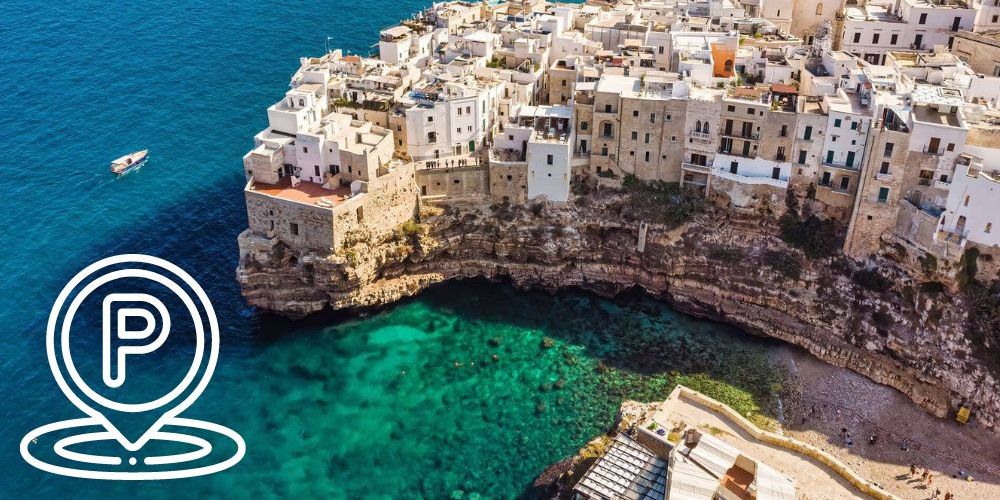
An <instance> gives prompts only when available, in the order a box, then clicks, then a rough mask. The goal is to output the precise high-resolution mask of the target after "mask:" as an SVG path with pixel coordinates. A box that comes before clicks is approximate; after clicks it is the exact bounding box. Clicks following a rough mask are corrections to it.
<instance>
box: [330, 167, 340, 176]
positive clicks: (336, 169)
mask: <svg viewBox="0 0 1000 500" xmlns="http://www.w3.org/2000/svg"><path fill="white" fill-rule="evenodd" d="M330 173H331V174H333V175H337V174H339V173H340V165H330Z"/></svg>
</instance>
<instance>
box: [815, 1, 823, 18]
mask: <svg viewBox="0 0 1000 500" xmlns="http://www.w3.org/2000/svg"><path fill="white" fill-rule="evenodd" d="M816 15H817V16H822V15H823V3H822V2H821V3H818V4H816Z"/></svg>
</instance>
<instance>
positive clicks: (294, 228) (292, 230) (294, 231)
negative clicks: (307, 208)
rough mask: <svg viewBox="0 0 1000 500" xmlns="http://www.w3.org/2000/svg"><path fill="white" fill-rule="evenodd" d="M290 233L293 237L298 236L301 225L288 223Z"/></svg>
mask: <svg viewBox="0 0 1000 500" xmlns="http://www.w3.org/2000/svg"><path fill="white" fill-rule="evenodd" d="M288 231H289V232H290V233H292V236H298V235H299V225H298V224H296V223H294V222H290V223H288Z"/></svg>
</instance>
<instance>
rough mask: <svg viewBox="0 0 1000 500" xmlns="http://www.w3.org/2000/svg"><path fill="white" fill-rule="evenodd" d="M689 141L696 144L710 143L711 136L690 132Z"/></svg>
mask: <svg viewBox="0 0 1000 500" xmlns="http://www.w3.org/2000/svg"><path fill="white" fill-rule="evenodd" d="M691 139H692V140H694V141H697V142H706V143H707V142H712V136H711V134H708V133H705V132H691Z"/></svg>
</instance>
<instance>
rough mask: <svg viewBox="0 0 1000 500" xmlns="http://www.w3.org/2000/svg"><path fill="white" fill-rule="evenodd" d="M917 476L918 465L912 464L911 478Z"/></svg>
mask: <svg viewBox="0 0 1000 500" xmlns="http://www.w3.org/2000/svg"><path fill="white" fill-rule="evenodd" d="M916 475H917V464H910V477H913V476H916Z"/></svg>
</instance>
